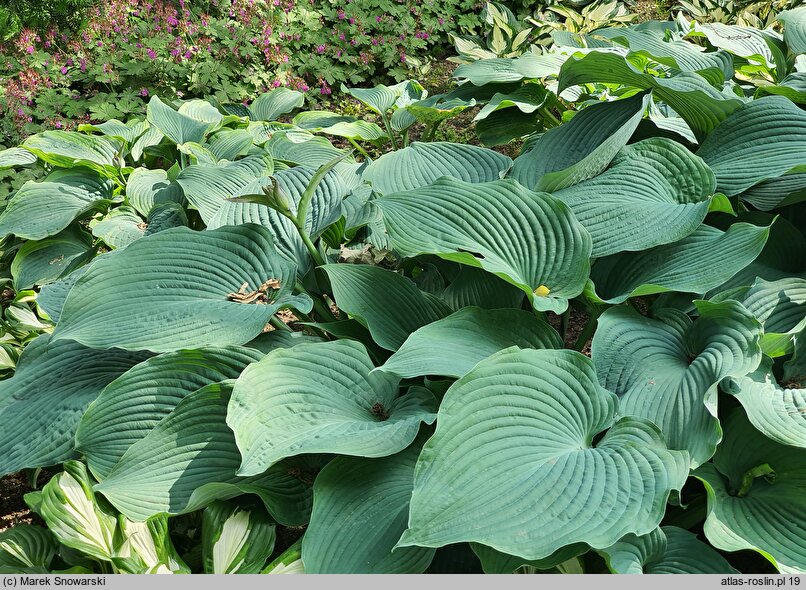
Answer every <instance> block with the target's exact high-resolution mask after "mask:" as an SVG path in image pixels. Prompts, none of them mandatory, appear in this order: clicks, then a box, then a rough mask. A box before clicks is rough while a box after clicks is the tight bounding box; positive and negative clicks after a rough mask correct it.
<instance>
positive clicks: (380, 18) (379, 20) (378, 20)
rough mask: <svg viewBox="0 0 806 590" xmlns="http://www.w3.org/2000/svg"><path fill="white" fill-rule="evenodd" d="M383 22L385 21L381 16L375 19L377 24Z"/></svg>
mask: <svg viewBox="0 0 806 590" xmlns="http://www.w3.org/2000/svg"><path fill="white" fill-rule="evenodd" d="M382 20H383V18H382V17H380V16H376V17H375V22H376V23H379V22H381V21H382Z"/></svg>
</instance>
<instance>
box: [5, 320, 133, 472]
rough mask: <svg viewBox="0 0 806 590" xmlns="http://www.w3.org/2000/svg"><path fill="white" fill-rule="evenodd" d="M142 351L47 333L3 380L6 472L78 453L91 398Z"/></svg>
mask: <svg viewBox="0 0 806 590" xmlns="http://www.w3.org/2000/svg"><path fill="white" fill-rule="evenodd" d="M147 356H148V355H146V354H144V353H140V352H126V351H122V350H90V349H88V348H85V347H83V346H81V345H80V344H78V343H77V342H73V341H71V340H62V341H53V340H52V338H51V336H50V335H49V334H43V335H42V336H39V337H38V338H37V339H36V340H34V341H33V342H31V343H30V344H29V345H28V346H27V347H26V348H25V350H24V351H23V353H22V356H20V360H19V362H18V364H17V371H16V373H15V374H14V376H13V377H12V378H10V379H6V380H5V381H3V382H2V383H0V417H1V419H2V421H3V424H4V425H5V426H4V427H3V430H2V433H1V434H0V473H14V472H15V471H19V470H20V469H23V468H26V467H44V466H47V465H54V464H56V463H59V462H61V461H64V460H66V459H69V458H70V457H71V456H72V455H73V437H74V435H75V430H76V427H77V426H78V421H79V420H80V419H81V415H82V414H83V413H84V410H85V409H86V408H87V406H88V405H89V403H90V402H91V401H92V400H94V399H95V398H96V397H97V396H98V394H99V393H100V392H101V390H102V389H103V388H104V387H105V386H106V385H107V384H108V383H110V382H111V381H113V380H114V379H116V378H117V377H119V376H120V375H122V374H123V373H125V372H126V371H127V370H129V369H130V368H131V367H132V366H134V365H136V364H137V363H139V362H140V361H142V360H144V359H145V358H147Z"/></svg>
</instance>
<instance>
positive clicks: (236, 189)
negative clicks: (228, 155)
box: [176, 156, 274, 223]
mask: <svg viewBox="0 0 806 590" xmlns="http://www.w3.org/2000/svg"><path fill="white" fill-rule="evenodd" d="M273 171H274V167H273V165H272V162H271V159H269V158H267V157H264V156H248V157H246V158H243V159H242V160H238V161H236V162H226V163H223V164H222V165H220V166H211V165H207V164H194V165H191V166H188V167H187V168H185V169H184V170H182V172H180V173H179V176H178V177H177V179H176V182H177V183H179V185H180V186H181V187H182V190H183V191H184V193H185V197H187V200H188V201H190V203H191V205H193V206H194V207H196V209H198V210H199V214H200V215H201V218H202V219H203V220H204V222H205V223H210V220H211V219H212V218H213V216H214V215H215V214H216V212H217V211H218V210H219V209H220V208H221V205H223V204H224V203H225V202H226V199H229V198H231V197H237V196H239V195H241V194H243V191H244V189H246V188H247V187H249V186H251V185H253V184H254V183H255V181H257V180H260V179H263V180H264V181H265V182H268V178H267V177H268V176H269V175H270V174H271V173H272V172H273Z"/></svg>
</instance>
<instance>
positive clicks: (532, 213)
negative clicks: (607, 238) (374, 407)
mask: <svg viewBox="0 0 806 590" xmlns="http://www.w3.org/2000/svg"><path fill="white" fill-rule="evenodd" d="M377 204H378V206H379V207H380V209H381V211H382V212H383V216H384V220H385V222H386V227H387V230H388V232H389V235H390V236H391V238H392V243H393V245H394V247H395V249H396V250H397V251H398V252H400V253H401V254H402V255H403V256H406V257H412V256H418V255H420V254H436V255H438V256H440V257H442V258H445V259H447V260H453V261H455V262H460V263H462V264H468V265H470V266H475V267H480V268H483V269H484V270H486V271H488V272H491V273H493V274H495V275H497V276H499V277H501V278H502V279H504V280H505V281H507V282H509V283H511V284H513V285H515V286H517V287H518V288H519V289H521V290H523V291H524V292H525V293H526V294H527V296H528V297H529V299H530V301H531V302H532V305H533V306H534V307H535V309H538V310H540V311H547V310H551V311H554V312H556V313H562V312H563V311H564V310H565V309H566V308H567V306H568V300H569V299H570V298H572V297H576V296H577V295H579V294H580V293H581V292H582V290H583V288H584V286H585V281H586V280H587V277H588V274H589V271H590V261H589V259H590V254H591V238H590V235H589V234H588V232H587V231H586V230H585V229H584V228H583V227H582V225H581V224H580V223H579V222H578V221H577V220H576V218H575V217H574V215H573V213H572V212H571V210H570V209H569V208H568V207H567V206H566V205H565V204H563V203H561V202H560V201H559V200H557V199H555V198H554V197H552V196H551V195H548V194H546V193H535V192H532V191H529V190H527V189H525V188H523V187H522V186H520V185H519V184H517V183H515V182H512V181H509V180H503V181H496V182H487V183H482V184H471V183H466V182H462V181H460V180H454V179H451V178H443V179H440V180H438V181H437V182H436V183H434V184H432V185H430V186H427V187H423V188H420V189H416V190H413V191H409V192H405V193H395V194H391V195H386V196H384V197H383V198H381V199H379V200H378V201H377ZM491 228H493V231H491ZM513 228H520V229H518V230H516V231H513Z"/></svg>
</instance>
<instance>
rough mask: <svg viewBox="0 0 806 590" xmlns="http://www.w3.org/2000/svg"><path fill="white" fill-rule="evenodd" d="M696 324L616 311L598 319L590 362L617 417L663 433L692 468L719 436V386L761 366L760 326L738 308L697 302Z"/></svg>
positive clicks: (671, 314) (674, 315)
mask: <svg viewBox="0 0 806 590" xmlns="http://www.w3.org/2000/svg"><path fill="white" fill-rule="evenodd" d="M696 305H697V311H698V312H699V314H700V315H699V318H698V319H697V320H696V321H693V322H692V321H691V320H690V319H689V317H688V316H687V315H685V314H684V313H682V312H679V311H677V310H666V311H664V312H662V313H659V314H657V315H658V318H657V319H653V318H647V317H644V316H642V315H640V314H638V313H637V312H636V311H634V310H633V309H631V308H629V307H613V308H611V309H609V310H607V311H606V312H605V313H604V314H603V315H602V316H601V317H600V318H599V329H598V330H596V334H595V335H594V337H593V344H592V346H591V354H592V357H593V360H594V363H595V364H596V373H597V375H598V376H599V382H600V383H601V384H602V386H603V387H605V388H607V389H609V390H610V391H613V392H615V393H616V394H617V395H618V396H619V398H620V399H619V413H620V414H621V415H623V416H639V417H641V418H645V419H647V420H650V421H652V422H653V423H655V424H656V425H657V426H659V427H660V429H661V431H662V432H663V435H664V437H665V439H666V442H667V443H668V445H669V447H670V448H672V449H685V450H687V451H688V452H689V454H690V455H691V462H692V464H693V465H694V466H697V465H701V464H702V463H704V462H705V461H707V460H708V459H709V458H710V457H711V456H712V455H713V454H714V450H715V449H716V445H717V443H718V442H719V439H720V435H721V431H720V428H719V422H718V421H717V419H716V394H717V385H718V384H719V382H720V381H721V380H722V379H724V378H725V377H741V376H743V375H745V374H746V373H748V372H749V371H752V370H754V369H755V368H756V367H757V366H758V364H759V362H761V348H760V346H759V341H760V340H761V326H760V325H759V323H758V321H756V319H755V318H754V317H753V316H752V315H751V314H750V313H748V311H747V310H746V309H744V307H742V306H741V305H740V304H738V303H736V302H735V301H725V302H723V303H710V302H707V301H697V302H696Z"/></svg>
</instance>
